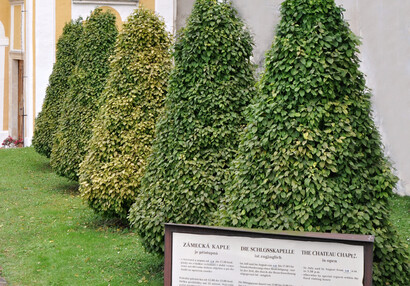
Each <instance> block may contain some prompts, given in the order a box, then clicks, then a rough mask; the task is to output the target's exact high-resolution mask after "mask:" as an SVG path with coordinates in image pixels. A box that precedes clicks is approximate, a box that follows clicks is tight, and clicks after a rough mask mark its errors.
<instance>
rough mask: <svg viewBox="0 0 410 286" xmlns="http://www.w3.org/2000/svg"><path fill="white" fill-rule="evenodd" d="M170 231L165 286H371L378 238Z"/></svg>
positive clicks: (211, 229)
mask: <svg viewBox="0 0 410 286" xmlns="http://www.w3.org/2000/svg"><path fill="white" fill-rule="evenodd" d="M165 229H166V253H165V285H173V286H176V285H178V286H190V285H215V286H245V285H259V286H291V285H292V286H301V285H304V286H315V285H318V286H319V285H320V286H327V285H332V286H345V285H350V286H359V285H360V286H363V285H364V286H370V285H371V266H372V248H373V240H374V237H373V236H367V235H364V236H363V235H341V234H324V233H295V232H285V233H284V232H282V233H278V232H274V233H272V232H263V231H262V232H255V231H253V230H243V229H234V228H214V227H201V226H192V225H175V224H167V225H166V228H165ZM368 256H370V257H368Z"/></svg>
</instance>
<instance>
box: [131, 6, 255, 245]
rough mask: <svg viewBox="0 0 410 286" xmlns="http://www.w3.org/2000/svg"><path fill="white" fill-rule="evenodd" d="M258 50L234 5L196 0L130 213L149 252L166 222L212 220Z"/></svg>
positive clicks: (241, 121)
mask: <svg viewBox="0 0 410 286" xmlns="http://www.w3.org/2000/svg"><path fill="white" fill-rule="evenodd" d="M251 54H252V39H251V37H250V34H249V33H248V32H247V30H246V29H245V28H244V24H243V22H242V21H241V20H240V19H239V17H238V15H237V13H236V12H235V10H234V9H233V8H232V7H231V6H230V4H226V3H218V1H215V0H198V1H196V2H195V5H194V8H193V11H192V14H191V16H190V17H189V19H188V22H187V26H186V28H185V29H184V30H183V32H182V33H181V34H180V36H179V38H178V40H177V43H176V45H175V68H174V70H173V72H172V73H171V78H170V82H169V93H168V95H167V99H166V103H165V114H164V116H162V117H161V119H160V120H159V123H158V125H157V131H156V136H157V138H156V139H155V140H154V144H153V154H152V156H150V157H149V159H148V163H147V167H146V173H145V176H144V177H143V180H142V192H141V195H140V196H139V197H138V198H137V201H136V203H135V204H134V205H133V207H132V208H131V212H130V221H131V223H133V224H134V225H135V226H136V228H137V230H138V232H139V233H140V234H141V236H142V238H143V241H144V245H145V247H146V248H147V249H148V250H149V251H155V252H162V251H163V247H164V246H163V233H164V227H163V223H164V222H174V223H196V224H207V223H208V222H209V221H210V215H211V213H212V212H214V211H215V210H216V208H217V207H218V204H219V199H220V198H221V197H222V196H223V193H224V189H225V184H226V183H227V182H228V172H227V171H228V166H229V164H230V162H231V160H232V159H233V158H234V156H235V152H236V149H237V147H238V143H239V141H238V140H239V132H240V131H241V129H242V127H243V125H244V123H245V121H244V116H243V115H242V112H243V110H244V108H245V107H246V106H247V105H248V104H249V102H250V100H251V97H252V96H253V91H254V88H253V86H254V79H253V71H252V68H251V63H250V60H249V58H250V56H251Z"/></svg>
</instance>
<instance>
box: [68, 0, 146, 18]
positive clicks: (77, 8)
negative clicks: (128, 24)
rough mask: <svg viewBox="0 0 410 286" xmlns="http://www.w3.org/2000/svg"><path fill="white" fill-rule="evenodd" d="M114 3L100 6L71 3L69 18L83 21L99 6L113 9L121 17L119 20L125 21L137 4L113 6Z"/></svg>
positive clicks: (99, 5)
mask: <svg viewBox="0 0 410 286" xmlns="http://www.w3.org/2000/svg"><path fill="white" fill-rule="evenodd" d="M113 3H115V1H112V2H107V3H103V2H102V4H96V3H72V4H71V18H72V19H77V18H78V17H82V18H83V19H84V20H85V19H86V18H87V17H88V16H89V15H90V14H91V12H92V11H93V10H94V9H95V8H97V7H101V6H109V7H112V8H113V9H115V10H116V11H117V12H118V13H119V14H120V16H121V20H122V21H125V20H126V19H127V17H128V15H130V14H131V13H132V12H133V11H134V10H135V9H136V8H137V7H138V4H137V3H133V2H128V3H127V2H124V3H120V4H113Z"/></svg>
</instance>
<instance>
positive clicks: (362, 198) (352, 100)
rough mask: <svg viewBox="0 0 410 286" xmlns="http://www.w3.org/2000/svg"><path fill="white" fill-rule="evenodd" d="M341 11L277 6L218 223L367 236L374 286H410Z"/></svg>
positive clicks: (313, 0)
mask: <svg viewBox="0 0 410 286" xmlns="http://www.w3.org/2000/svg"><path fill="white" fill-rule="evenodd" d="M342 12H343V9H342V8H340V7H337V6H336V5H335V3H334V1H333V0H287V1H284V2H283V4H282V9H281V13H282V20H281V22H280V24H279V27H278V30H277V36H276V38H275V41H274V43H273V46H272V49H271V50H270V51H269V53H268V55H267V59H266V66H265V72H264V74H263V76H262V79H261V81H260V86H259V92H260V94H259V96H258V99H257V100H256V101H255V104H254V105H252V107H251V108H250V111H249V113H248V114H247V120H248V125H247V127H246V129H245V132H244V135H243V137H242V140H241V144H240V147H239V154H238V157H237V159H236V160H235V161H234V162H235V163H234V164H233V166H234V170H235V175H234V182H233V185H232V187H231V188H229V190H228V191H227V192H226V199H224V207H223V208H222V210H221V211H220V213H219V215H220V219H221V221H220V223H221V224H223V225H231V226H238V227H256V228H265V229H286V230H300V231H317V232H339V233H355V234H374V235H375V236H376V242H375V251H374V254H375V256H374V284H375V285H409V283H408V277H409V272H408V266H407V264H406V263H407V262H406V255H407V254H406V250H405V249H404V248H403V244H402V243H401V242H400V240H399V239H398V237H397V234H396V232H395V231H394V230H393V229H392V225H391V223H390V222H389V210H388V199H389V198H390V196H391V194H392V189H393V188H394V186H395V184H396V180H397V179H396V177H395V176H394V175H393V174H392V172H391V169H390V164H389V163H388V161H387V160H386V158H385V157H384V155H383V150H382V148H381V141H380V136H379V133H378V131H377V129H376V127H375V124H374V122H373V120H372V115H371V104H370V94H369V92H368V90H367V89H366V86H365V80H364V77H363V74H362V73H361V72H360V71H359V60H358V57H357V53H358V49H357V46H358V44H359V41H358V39H357V38H356V37H355V36H354V35H353V33H352V32H351V31H350V29H349V26H348V24H347V23H346V22H345V21H344V20H343V17H342Z"/></svg>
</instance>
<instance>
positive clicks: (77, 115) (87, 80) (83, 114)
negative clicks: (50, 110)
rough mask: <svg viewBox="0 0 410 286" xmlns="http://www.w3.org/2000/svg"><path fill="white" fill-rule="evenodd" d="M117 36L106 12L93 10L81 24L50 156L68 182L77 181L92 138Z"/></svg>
mask: <svg viewBox="0 0 410 286" xmlns="http://www.w3.org/2000/svg"><path fill="white" fill-rule="evenodd" d="M117 34H118V32H117V28H116V26H115V16H114V15H113V14H112V13H110V12H109V11H108V12H105V13H103V12H102V10H101V9H96V10H94V11H93V12H92V13H91V15H90V16H89V17H88V18H87V21H86V22H85V23H84V32H83V34H82V37H81V38H80V44H79V47H78V60H77V64H76V67H75V69H74V71H73V74H72V76H71V77H70V79H69V85H70V89H69V91H68V96H67V98H66V99H67V100H65V101H64V104H63V107H62V114H61V120H60V122H59V128H58V131H57V133H56V136H55V138H54V144H53V149H52V152H51V166H52V167H53V169H54V170H55V171H56V173H57V174H59V175H61V176H64V177H67V178H69V179H71V180H78V174H77V173H78V169H79V165H80V163H81V162H82V160H83V159H84V156H85V153H86V147H87V145H88V144H89V141H90V139H91V135H92V133H91V132H92V122H93V120H94V118H95V117H96V114H97V112H98V109H99V107H100V106H101V103H102V102H103V99H101V94H102V91H103V89H104V86H105V83H106V80H107V76H108V71H109V70H108V69H109V57H110V56H111V54H112V52H113V50H114V44H115V40H116V37H117Z"/></svg>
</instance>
